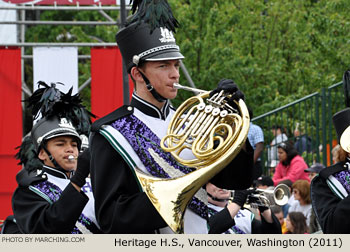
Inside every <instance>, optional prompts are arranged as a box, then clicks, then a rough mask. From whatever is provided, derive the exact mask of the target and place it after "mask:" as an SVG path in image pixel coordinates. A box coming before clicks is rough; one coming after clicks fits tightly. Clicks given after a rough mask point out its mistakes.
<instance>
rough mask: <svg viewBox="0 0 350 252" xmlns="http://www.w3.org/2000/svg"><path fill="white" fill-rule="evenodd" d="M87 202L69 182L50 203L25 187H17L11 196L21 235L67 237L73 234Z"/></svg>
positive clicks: (84, 196)
mask: <svg viewBox="0 0 350 252" xmlns="http://www.w3.org/2000/svg"><path fill="white" fill-rule="evenodd" d="M88 201H89V198H88V197H87V196H86V195H85V194H84V193H83V192H78V191H77V190H76V189H75V188H74V187H73V185H72V184H71V183H69V184H68V186H67V187H66V188H65V189H64V190H63V192H62V194H61V196H60V198H59V199H58V200H57V201H55V202H54V203H52V204H51V203H49V202H48V201H46V200H45V199H44V198H42V197H41V196H39V195H37V194H36V193H34V192H32V191H31V190H29V188H28V187H22V186H19V187H18V188H17V189H16V191H15V192H14V194H13V197H12V208H13V212H14V216H15V219H16V222H17V225H18V227H19V229H20V230H21V232H23V233H26V234H67V233H70V232H71V231H73V228H74V226H75V223H76V222H77V220H78V218H79V216H80V214H81V213H82V211H83V209H84V207H85V205H86V203H87V202H88Z"/></svg>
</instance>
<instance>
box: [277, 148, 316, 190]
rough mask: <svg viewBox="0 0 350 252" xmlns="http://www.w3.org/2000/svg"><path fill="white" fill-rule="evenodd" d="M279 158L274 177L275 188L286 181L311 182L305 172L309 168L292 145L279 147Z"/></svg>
mask: <svg viewBox="0 0 350 252" xmlns="http://www.w3.org/2000/svg"><path fill="white" fill-rule="evenodd" d="M278 158H279V161H280V162H279V163H278V165H277V166H276V169H275V173H274V174H273V177H272V180H273V182H274V185H275V186H276V185H277V184H278V183H279V182H280V181H282V180H286V179H289V180H291V181H292V182H295V181H297V180H298V179H305V180H307V181H310V178H309V176H308V175H307V173H306V172H305V171H304V170H305V169H306V168H307V167H308V166H307V164H306V163H305V161H304V159H303V158H302V157H301V156H300V155H298V152H297V150H296V149H295V148H294V146H293V145H292V144H291V143H289V142H287V143H281V144H279V145H278Z"/></svg>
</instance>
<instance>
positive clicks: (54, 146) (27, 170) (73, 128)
mask: <svg viewBox="0 0 350 252" xmlns="http://www.w3.org/2000/svg"><path fill="white" fill-rule="evenodd" d="M40 84H43V85H44V86H46V88H41V89H38V90H37V91H36V92H35V93H34V94H33V95H32V96H31V98H29V99H28V100H29V102H30V106H32V107H33V115H35V116H36V115H37V114H38V113H39V112H40V113H41V114H42V118H41V119H40V120H39V121H38V122H37V123H36V124H35V125H34V126H33V129H32V131H31V134H29V135H28V136H26V137H25V139H24V141H23V143H22V145H21V149H20V151H19V153H18V155H17V157H18V158H19V159H20V160H21V164H23V165H24V168H23V169H22V170H21V171H20V172H19V173H18V174H17V176H16V180H17V183H18V187H17V189H16V191H15V192H14V194H13V197H12V208H13V212H14V217H15V220H16V223H17V226H18V228H19V230H20V231H21V232H22V233H30V234H31V233H39V234H47V233H55V234H63V233H74V234H79V233H101V231H100V230H99V227H98V224H97V221H96V218H95V212H94V198H93V194H92V189H91V183H90V179H89V178H87V177H88V175H89V172H90V165H89V160H90V154H89V149H87V150H85V151H84V152H83V153H81V154H80V155H79V150H80V148H81V142H82V141H81V138H80V134H79V133H82V131H85V133H88V132H86V131H87V128H86V127H89V126H90V121H89V119H88V120H87V121H85V120H84V118H85V119H86V118H89V117H88V114H87V113H88V112H87V111H85V109H84V108H83V106H82V105H80V98H79V97H78V96H71V95H70V94H71V91H70V92H69V93H68V94H64V93H61V91H59V90H57V89H56V88H55V85H52V86H51V87H49V86H48V85H46V84H45V83H40ZM75 112H77V113H78V114H77V115H76V114H75ZM73 122H77V124H73ZM78 129H79V133H78ZM78 156H79V157H78Z"/></svg>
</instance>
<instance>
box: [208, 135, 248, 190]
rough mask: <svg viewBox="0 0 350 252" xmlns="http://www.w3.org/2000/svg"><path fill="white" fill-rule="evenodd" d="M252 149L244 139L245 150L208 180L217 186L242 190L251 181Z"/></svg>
mask: <svg viewBox="0 0 350 252" xmlns="http://www.w3.org/2000/svg"><path fill="white" fill-rule="evenodd" d="M253 170H254V150H253V148H252V146H251V145H250V143H249V141H246V150H243V149H242V150H241V151H240V152H239V153H238V155H237V156H236V157H235V158H234V159H233V160H232V162H231V163H230V164H229V165H227V167H225V168H224V169H223V170H222V171H220V172H219V173H218V174H217V175H216V176H215V177H214V178H212V179H211V180H210V182H211V183H212V184H214V185H216V186H217V187H220V188H225V189H230V190H243V189H247V188H249V187H250V186H251V185H252V183H253Z"/></svg>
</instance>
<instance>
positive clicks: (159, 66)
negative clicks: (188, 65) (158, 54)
mask: <svg viewBox="0 0 350 252" xmlns="http://www.w3.org/2000/svg"><path fill="white" fill-rule="evenodd" d="M143 69H144V73H145V75H146V76H147V78H148V80H149V81H150V83H151V84H152V86H153V87H154V88H155V90H156V91H157V92H158V93H159V94H160V95H161V96H163V97H164V98H166V99H173V98H175V97H176V95H177V89H175V88H174V87H173V84H174V83H178V82H179V78H180V73H179V69H180V61H179V60H164V61H147V62H146V64H145V67H144V68H143Z"/></svg>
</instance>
